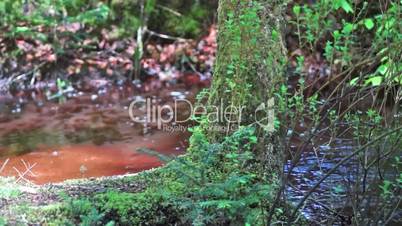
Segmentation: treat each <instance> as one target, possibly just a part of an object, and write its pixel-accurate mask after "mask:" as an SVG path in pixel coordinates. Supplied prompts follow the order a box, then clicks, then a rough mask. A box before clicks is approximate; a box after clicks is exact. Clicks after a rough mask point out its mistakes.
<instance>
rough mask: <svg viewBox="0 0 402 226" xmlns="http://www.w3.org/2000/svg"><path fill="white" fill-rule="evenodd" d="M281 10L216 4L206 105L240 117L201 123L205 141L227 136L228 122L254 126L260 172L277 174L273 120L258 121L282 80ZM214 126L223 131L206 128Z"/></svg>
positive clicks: (273, 5) (271, 5)
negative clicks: (230, 110) (236, 111)
mask: <svg viewBox="0 0 402 226" xmlns="http://www.w3.org/2000/svg"><path fill="white" fill-rule="evenodd" d="M283 6H284V1H283V0H272V1H268V0H252V1H251V0H221V1H219V8H218V14H219V18H218V20H219V22H218V30H219V35H218V54H217V59H216V63H215V71H214V79H213V83H212V87H211V89H210V93H209V96H208V107H209V109H212V108H213V106H221V105H223V106H224V107H228V106H235V107H238V108H241V113H239V114H234V115H231V116H230V117H231V118H230V119H231V120H230V121H231V122H228V121H227V120H224V121H223V122H222V121H219V122H217V121H216V119H214V118H211V117H210V118H208V119H207V120H206V122H205V123H204V124H203V125H202V126H203V127H204V129H205V132H206V134H207V137H208V138H209V140H210V142H220V141H222V139H223V138H224V137H225V136H227V135H228V134H230V133H231V132H233V131H230V130H229V129H228V128H233V127H232V126H233V125H234V124H238V125H240V126H248V125H255V126H256V127H257V134H258V145H257V146H256V148H255V151H256V152H257V153H258V156H259V158H260V160H261V162H263V167H264V171H266V172H268V173H277V174H279V173H280V172H281V169H282V166H281V163H282V161H281V159H282V151H281V149H280V148H279V145H278V142H277V140H278V139H277V136H276V134H275V132H274V130H273V123H274V122H273V120H274V117H271V118H269V117H268V118H267V120H262V119H263V118H265V117H266V116H267V115H266V113H271V114H273V111H272V109H271V108H272V107H273V106H272V105H273V104H274V93H275V91H276V90H278V89H279V85H280V84H282V83H283V79H284V76H283V72H284V65H285V61H286V53H285V48H284V47H283V44H282V38H281V30H282V29H281V24H283V23H282V15H281V12H282V8H283ZM257 109H258V110H257ZM269 120H270V121H269ZM233 121H235V122H236V123H234V122H233ZM256 121H258V122H260V123H256ZM237 122H239V123H237ZM215 124H216V125H218V126H224V127H225V128H226V129H228V130H227V131H216V130H210V129H208V128H211V125H215ZM274 147H275V148H274Z"/></svg>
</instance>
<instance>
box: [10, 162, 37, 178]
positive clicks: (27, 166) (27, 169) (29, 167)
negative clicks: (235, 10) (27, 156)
mask: <svg viewBox="0 0 402 226" xmlns="http://www.w3.org/2000/svg"><path fill="white" fill-rule="evenodd" d="M21 162H22V163H23V164H24V166H25V171H24V172H23V173H21V172H20V171H19V170H18V169H17V168H16V167H13V169H14V170H15V171H16V172H17V173H18V179H17V180H16V182H19V181H21V180H23V181H25V182H27V183H31V182H30V181H29V180H28V179H26V178H25V176H26V175H27V174H28V173H30V174H31V175H32V176H35V174H34V173H33V172H32V169H33V168H34V167H35V166H36V165H37V164H36V163H34V164H33V165H31V164H29V163H28V164H27V163H26V162H25V161H24V160H23V159H21Z"/></svg>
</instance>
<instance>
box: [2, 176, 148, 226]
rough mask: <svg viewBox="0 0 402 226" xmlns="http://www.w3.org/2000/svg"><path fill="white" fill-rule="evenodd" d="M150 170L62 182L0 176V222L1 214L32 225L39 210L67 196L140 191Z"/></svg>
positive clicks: (10, 219)
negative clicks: (37, 181) (22, 181)
mask: <svg viewBox="0 0 402 226" xmlns="http://www.w3.org/2000/svg"><path fill="white" fill-rule="evenodd" d="M153 171H155V170H153V169H151V170H148V171H143V172H141V173H137V174H127V175H120V176H110V177H100V178H86V179H75V180H67V181H64V182H62V183H51V184H45V185H34V184H30V183H21V182H17V181H16V179H15V178H10V177H8V178H6V177H0V184H1V185H2V186H1V187H0V225H2V221H1V220H2V217H3V218H5V219H7V223H8V224H12V225H20V224H21V223H22V224H24V223H25V224H31V223H33V221H35V220H36V219H37V218H36V216H37V214H38V213H39V212H41V211H42V210H44V211H46V210H47V209H49V208H50V209H52V208H58V207H60V205H61V204H62V203H63V202H65V201H66V198H67V197H69V198H70V199H73V200H78V199H79V198H80V197H91V196H94V195H95V194H99V193H104V192H107V191H111V190H113V191H119V192H130V193H136V192H141V191H143V190H144V189H145V188H146V186H147V181H148V179H149V178H150V177H149V174H150V173H151V172H153Z"/></svg>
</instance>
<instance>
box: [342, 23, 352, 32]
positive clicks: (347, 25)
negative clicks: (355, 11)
mask: <svg viewBox="0 0 402 226" xmlns="http://www.w3.org/2000/svg"><path fill="white" fill-rule="evenodd" d="M352 31H353V24H351V23H345V25H344V26H343V29H342V33H344V34H350V33H351V32H352Z"/></svg>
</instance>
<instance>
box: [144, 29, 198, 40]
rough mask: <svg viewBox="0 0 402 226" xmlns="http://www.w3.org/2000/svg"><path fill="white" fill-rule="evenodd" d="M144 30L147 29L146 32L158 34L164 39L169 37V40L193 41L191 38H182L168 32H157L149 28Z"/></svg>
mask: <svg viewBox="0 0 402 226" xmlns="http://www.w3.org/2000/svg"><path fill="white" fill-rule="evenodd" d="M144 31H145V32H148V33H149V34H150V35H153V36H157V37H159V38H162V39H168V40H173V41H179V42H187V41H191V39H186V38H180V37H174V36H171V35H166V34H160V33H157V32H155V31H151V30H149V29H146V30H144Z"/></svg>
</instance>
